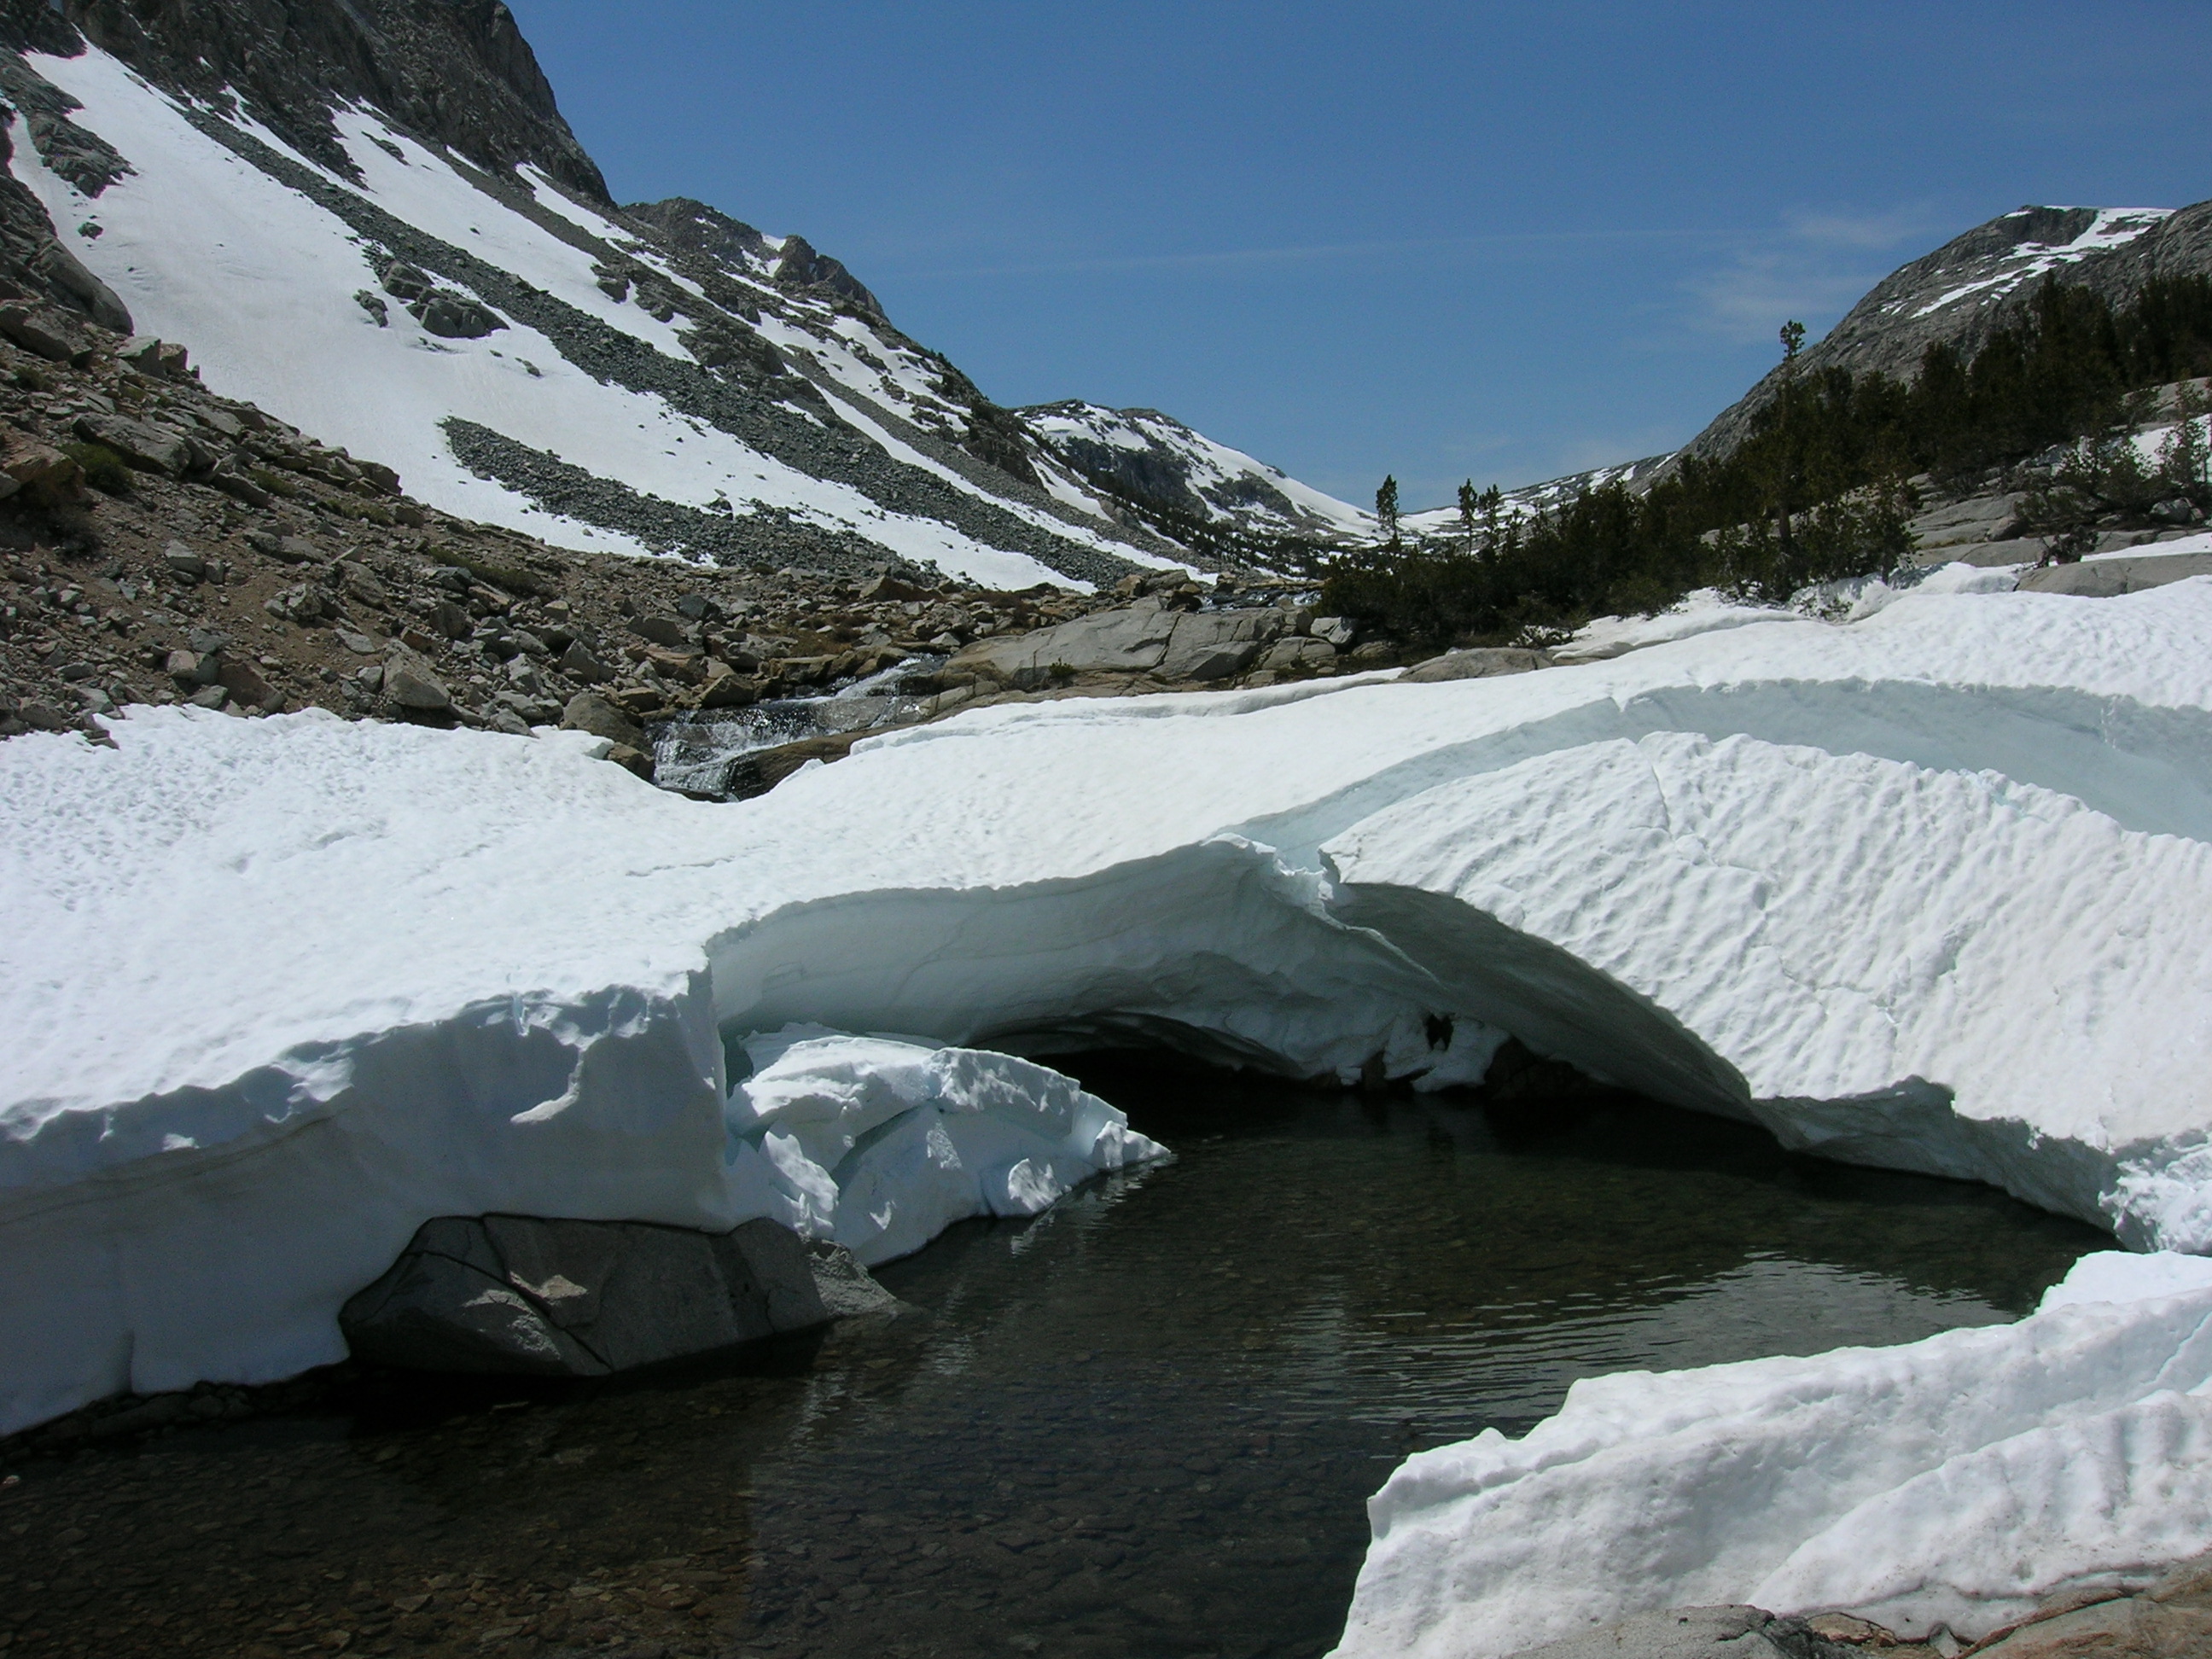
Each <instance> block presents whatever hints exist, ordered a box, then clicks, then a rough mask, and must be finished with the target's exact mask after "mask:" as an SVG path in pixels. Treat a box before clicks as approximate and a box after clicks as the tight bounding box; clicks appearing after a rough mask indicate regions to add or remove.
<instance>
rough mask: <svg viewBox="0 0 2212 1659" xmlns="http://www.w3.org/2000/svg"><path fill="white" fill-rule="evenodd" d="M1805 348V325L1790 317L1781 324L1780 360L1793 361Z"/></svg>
mask: <svg viewBox="0 0 2212 1659" xmlns="http://www.w3.org/2000/svg"><path fill="white" fill-rule="evenodd" d="M1803 349H1805V325H1804V324H1802V323H1801V322H1799V321H1798V320H1797V319H1796V318H1794V317H1793V318H1791V319H1790V320H1789V321H1788V322H1786V323H1784V324H1783V325H1782V361H1783V362H1785V363H1795V362H1796V361H1797V354H1798V353H1799V352H1801V351H1802V350H1803Z"/></svg>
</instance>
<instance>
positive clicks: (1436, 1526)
mask: <svg viewBox="0 0 2212 1659" xmlns="http://www.w3.org/2000/svg"><path fill="white" fill-rule="evenodd" d="M1368 1507H1369V1511H1370V1516H1371V1518H1372V1521H1373V1524H1374V1528H1375V1541H1374V1543H1373V1545H1372V1547H1370V1550H1369V1552H1368V1557H1367V1561H1366V1565H1364V1567H1363V1569H1362V1570H1361V1572H1360V1577H1359V1584H1358V1590H1357V1592H1356V1593H1355V1595H1354V1597H1353V1601H1352V1612H1351V1615H1350V1619H1349V1620H1348V1622H1347V1624H1346V1629H1345V1634H1344V1640H1343V1643H1342V1645H1341V1646H1340V1647H1339V1648H1338V1649H1337V1653H1338V1654H1339V1656H1340V1659H1357V1656H1365V1655H1378V1656H1379V1655H1389V1656H1391V1659H1400V1656H1413V1659H1444V1656H1450V1659H1490V1656H1494V1655H1500V1654H1506V1653H1511V1652H1515V1651H1517V1650H1520V1649H1522V1648H1525V1647H1528V1646H1530V1645H1533V1644H1541V1643H1543V1642H1546V1641H1550V1640H1556V1639H1558V1638H1562V1637H1565V1636H1570V1635H1572V1634H1574V1633H1576V1632H1578V1631H1582V1630H1586V1629H1588V1628H1589V1627H1590V1626H1594V1625H1602V1624H1607V1623H1610V1622H1612V1621H1613V1620H1617V1619H1620V1618H1622V1617H1625V1616H1626V1615H1627V1614H1629V1613H1637V1612H1642V1611H1644V1610H1647V1609H1650V1608H1656V1607H1670V1606H1671V1607H1685V1606H1693V1605H1713V1604H1717V1603H1727V1602H1748V1603H1750V1604H1752V1605H1753V1606H1756V1607H1765V1608H1768V1609H1769V1610H1771V1611H1773V1612H1777V1613H1815V1612H1823V1611H1831V1610H1839V1611H1844V1612H1850V1613H1856V1614H1857V1615H1859V1616H1861V1617H1863V1618H1867V1619H1871V1620H1875V1621H1876V1622H1878V1623H1880V1624H1883V1625H1886V1626H1889V1627H1890V1628H1891V1629H1893V1630H1895V1631H1897V1632H1899V1633H1900V1634H1905V1635H1911V1636H1923V1635H1926V1634H1927V1633H1929V1632H1930V1631H1932V1630H1933V1629H1935V1628H1936V1626H1948V1628H1949V1629H1950V1630H1951V1631H1952V1632H1954V1634H1956V1635H1959V1636H1961V1637H1965V1638H1969V1639H1973V1638H1979V1637H1981V1636H1983V1635H1985V1634H1986V1633H1988V1632H1990V1631H1991V1630H1993V1629H1996V1628H1997V1627H1998V1626H2002V1625H2005V1624H2008V1623H2010V1622H2012V1621H2013V1620H2016V1619H2018V1618H2019V1617H2021V1615H2022V1614H2024V1613H2027V1612H2029V1611H2031V1610H2032V1609H2033V1607H2035V1606H2036V1605H2037V1604H2038V1603H2039V1602H2040V1601H2045V1600H2046V1599H2048V1598H2050V1597H2051V1596H2053V1595H2060V1594H2063V1593H2064V1592H2066V1591H2069V1590H2071V1589H2086V1588H2093V1587H2105V1586H2109V1585H2113V1584H2130V1585H2135V1584H2141V1583H2148V1582H2149V1581H2150V1580H2152V1579H2154V1578H2155V1577H2157V1576H2158V1574H2159V1572H2160V1571H2161V1570H2162V1569H2163V1567H2164V1566H2165V1565H2166V1564H2169V1563H2171V1562H2173V1561H2176V1560H2179V1559H2184V1558H2186V1557H2189V1556H2192V1555H2195V1554H2197V1553H2201V1552H2202V1551H2203V1550H2204V1549H2205V1548H2207V1547H2212V1262H2207V1261H2203V1260H2201V1259H2199V1258H2195V1257H2176V1256H2170V1255H2168V1256H2148V1257H2143V1256H2129V1255H2119V1254H2118V1253H2107V1254H2103V1255H2091V1256H2087V1257H2085V1258H2083V1260H2082V1261H2081V1263H2080V1264H2079V1265H2078V1266H2077V1267H2075V1270H2074V1272H2073V1273H2072V1274H2071V1275H2069V1278H2068V1279H2067V1281H2066V1282H2065V1283H2064V1284H2063V1285H2059V1286H2058V1287H2057V1288H2056V1289H2054V1290H2053V1291H2052V1292H2051V1295H2050V1296H2049V1297H2046V1298H2045V1304H2044V1306H2043V1307H2042V1309H2040V1310H2039V1311H2038V1312H2037V1313H2036V1314H2035V1315H2034V1316H2032V1317H2030V1318H2028V1319H2025V1320H2022V1321H2021V1322H2019V1323H2017V1324H2015V1325H2006V1326H1996V1327H1990V1328H1981V1329H1977V1330H1960V1331H1949V1332H1946V1333H1944V1334H1942V1335H1940V1336H1935V1337H1930V1338H1929V1339H1927V1340H1924V1341H1921V1342H1915V1343H1911V1344H1908V1345H1906V1346H1902V1347H1895V1348H1847V1349H1842V1350H1838V1352H1833V1353H1828V1354H1821V1355H1819V1356H1816V1357H1814V1358H1808V1359H1795V1358H1790V1359H1759V1360H1753V1361H1749V1362H1747V1363H1744V1364H1732V1365H1716V1366H1712V1367H1710V1368H1708V1369H1705V1370H1686V1371H1674V1372H1668V1373H1653V1372H1650V1371H1633V1372H1626V1373H1623V1374H1620V1375H1616V1376H1603V1377H1598V1378H1595V1379H1593V1380H1590V1381H1587V1382H1583V1383H1577V1384H1575V1386H1574V1387H1573V1388H1572V1389H1571V1390H1570V1391H1569V1392H1568V1395H1567V1399H1566V1403H1565V1405H1564V1406H1562V1407H1560V1409H1559V1413H1558V1414H1557V1415H1555V1416H1553V1417H1551V1418H1548V1419H1546V1420H1545V1421H1544V1422H1542V1423H1541V1424H1539V1425H1537V1426H1536V1427H1535V1428H1534V1430H1532V1431H1530V1432H1529V1433H1528V1435H1527V1436H1526V1437H1524V1438H1522V1439H1521V1440H1517V1441H1513V1440H1508V1439H1506V1438H1505V1437H1503V1436H1502V1435H1500V1434H1498V1432H1497V1431H1495V1430H1491V1431H1486V1432H1485V1433H1484V1434H1482V1435H1481V1436H1480V1437H1478V1438H1476V1439H1474V1440H1470V1441H1466V1442H1462V1443H1460V1444H1458V1445H1454V1446H1443V1447H1439V1448H1437V1449H1435V1450H1433V1451H1427V1452H1422V1453H1419V1454H1417V1455H1414V1456H1413V1457H1411V1458H1408V1459H1407V1461H1406V1462H1404V1463H1403V1464H1401V1466H1400V1467H1399V1468H1398V1470H1397V1472H1396V1473H1395V1474H1393V1475H1392V1476H1391V1477H1390V1480H1389V1483H1388V1484H1386V1485H1385V1486H1383V1490H1382V1491H1381V1492H1379V1493H1378V1494H1376V1497H1375V1498H1373V1499H1372V1500H1371V1501H1370V1504H1369V1506H1368Z"/></svg>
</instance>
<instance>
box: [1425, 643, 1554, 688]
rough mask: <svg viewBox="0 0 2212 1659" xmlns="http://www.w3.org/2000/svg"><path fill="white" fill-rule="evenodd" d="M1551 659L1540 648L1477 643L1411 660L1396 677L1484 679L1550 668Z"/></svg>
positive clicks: (1432, 680) (1433, 680)
mask: <svg viewBox="0 0 2212 1659" xmlns="http://www.w3.org/2000/svg"><path fill="white" fill-rule="evenodd" d="M1551 661H1552V659H1550V658H1549V657H1547V656H1546V655H1545V654H1544V653H1542V652H1541V651H1523V650H1522V649H1520V648H1519V647H1515V646H1505V645H1500V646H1479V647H1474V649H1471V650H1467V651H1447V652H1445V653H1443V656H1441V657H1431V658H1430V659H1428V660H1427V661H1426V662H1420V663H1415V664H1414V665H1413V666H1412V667H1411V668H1409V669H1407V671H1405V672H1404V673H1402V674H1401V675H1400V676H1399V677H1398V678H1399V679H1400V680H1401V681H1402V682H1410V683H1412V684H1417V685H1427V684H1432V683H1433V682H1435V681H1437V680H1486V679H1491V678H1494V677H1495V676H1497V675H1499V674H1528V673H1533V672H1534V671H1536V670H1537V669H1539V668H1548V667H1550V666H1551Z"/></svg>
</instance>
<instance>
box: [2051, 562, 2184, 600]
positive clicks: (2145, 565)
mask: <svg viewBox="0 0 2212 1659" xmlns="http://www.w3.org/2000/svg"><path fill="white" fill-rule="evenodd" d="M2208 572H2212V553H2168V554H2166V555H2165V556H2162V557H2161V556H2155V555H2154V556H2149V557H2145V558H2140V559H2125V558H2122V559H2098V560H2095V561H2093V562H2091V561H2087V560H2085V561H2084V562H2081V563H2080V564H2047V565H2045V566H2044V567H2043V568H2041V569H2040V570H2030V571H2027V572H2024V573H2023V574H2021V579H2020V587H2021V592H2025V593H2072V594H2074V595H2075V596H2076V597H2078V598H2081V599H2117V598H2118V596H2119V595H2121V594H2123V593H2135V592H2141V591H2142V589H2144V588H2146V587H2162V586H2165V585H2166V583H2167V582H2178V581H2179V580H2182V579H2183V578H2184V577H2185V576H2202V575H2204V574H2206V573H2208Z"/></svg>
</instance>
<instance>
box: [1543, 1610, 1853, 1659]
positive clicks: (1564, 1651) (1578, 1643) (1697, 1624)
mask: <svg viewBox="0 0 2212 1659" xmlns="http://www.w3.org/2000/svg"><path fill="white" fill-rule="evenodd" d="M1858 1656H1859V1650H1858V1649H1857V1648H1854V1647H1848V1646H1846V1645H1844V1644H1843V1643H1840V1642H1831V1641H1829V1640H1828V1639H1827V1638H1826V1637H1823V1636H1819V1635H1816V1634H1814V1631H1813V1629H1812V1627H1811V1626H1808V1625H1807V1624H1806V1623H1805V1622H1804V1621H1803V1620H1799V1619H1778V1618H1777V1617H1775V1615H1774V1614H1772V1613H1768V1612H1766V1611H1765V1610H1764V1609H1763V1608H1759V1607H1669V1608H1667V1609H1666V1610H1664V1611H1663V1612H1659V1613H1638V1614H1637V1615H1636V1616H1635V1617H1634V1618H1632V1619H1624V1620H1621V1621H1620V1623H1619V1624H1617V1625H1607V1626H1604V1627H1603V1628H1602V1629H1601V1630H1594V1631H1590V1632H1587V1633H1586V1634H1584V1635H1581V1636H1570V1637H1568V1638H1566V1639H1565V1640H1564V1641H1559V1642H1547V1643H1546V1644H1544V1645H1543V1646H1542V1647H1540V1648H1525V1649H1523V1650H1522V1651H1520V1652H1519V1653H1516V1654H1515V1655H1514V1656H1512V1659H1858Z"/></svg>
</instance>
